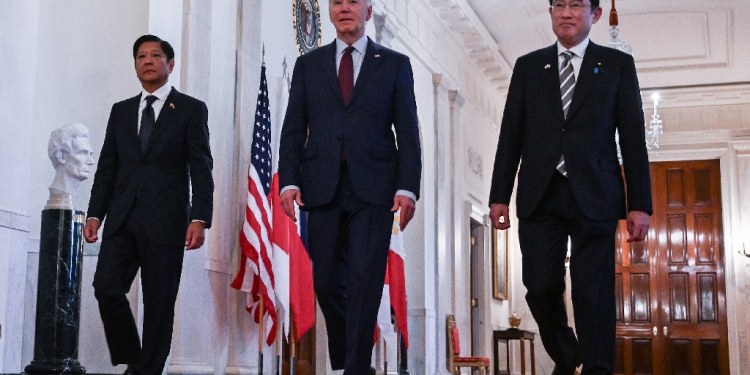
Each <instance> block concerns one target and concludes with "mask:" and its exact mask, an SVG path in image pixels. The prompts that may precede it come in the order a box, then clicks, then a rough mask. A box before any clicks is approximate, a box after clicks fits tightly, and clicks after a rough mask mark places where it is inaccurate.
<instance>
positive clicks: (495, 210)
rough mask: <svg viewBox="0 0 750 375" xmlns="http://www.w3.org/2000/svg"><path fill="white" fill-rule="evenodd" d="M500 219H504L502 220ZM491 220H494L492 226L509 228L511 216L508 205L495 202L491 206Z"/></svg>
mask: <svg viewBox="0 0 750 375" xmlns="http://www.w3.org/2000/svg"><path fill="white" fill-rule="evenodd" d="M500 219H503V220H502V221H500ZM490 220H492V226H493V227H495V229H502V230H505V229H508V228H510V217H509V216H508V205H507V204H502V203H495V204H493V205H492V206H490Z"/></svg>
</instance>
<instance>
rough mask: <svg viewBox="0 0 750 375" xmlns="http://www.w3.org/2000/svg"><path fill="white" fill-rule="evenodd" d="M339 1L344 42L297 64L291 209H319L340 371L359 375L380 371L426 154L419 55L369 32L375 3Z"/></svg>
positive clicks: (312, 218) (326, 302)
mask: <svg viewBox="0 0 750 375" xmlns="http://www.w3.org/2000/svg"><path fill="white" fill-rule="evenodd" d="M329 5H330V19H331V22H332V23H333V25H334V26H335V28H336V40H335V41H334V42H333V43H331V44H329V45H327V46H324V47H321V48H318V49H316V50H314V51H312V52H309V53H308V54H306V55H304V56H301V57H300V58H298V59H297V62H296V64H295V67H294V75H293V77H292V87H291V91H290V94H289V104H288V108H287V113H286V118H285V119H284V126H283V129H282V132H281V146H280V152H279V178H280V186H282V187H283V188H282V192H281V204H282V207H283V208H284V211H285V212H286V214H287V215H289V217H291V218H292V219H295V212H294V204H295V202H296V203H297V204H298V205H299V206H300V207H301V208H302V209H304V210H306V211H307V212H308V213H309V216H308V218H309V220H308V233H309V237H308V252H309V253H310V257H311V259H312V263H313V278H314V284H315V292H316V294H317V297H318V302H319V304H320V307H321V309H322V310H323V314H324V316H325V320H326V328H327V331H328V350H329V354H330V358H331V367H332V368H333V369H334V370H337V369H345V372H344V373H345V374H347V375H359V374H367V373H368V369H369V367H370V356H371V352H372V340H373V334H374V333H375V323H376V318H377V311H378V307H379V305H380V299H381V295H382V290H383V282H384V278H385V269H386V261H387V257H388V247H389V243H390V237H391V229H392V223H393V213H394V212H396V211H397V210H399V209H401V213H400V226H401V228H402V229H403V228H405V227H406V225H407V224H408V223H409V220H411V218H412V217H413V216H414V207H415V201H416V200H417V198H418V194H419V188H420V179H421V170H422V165H421V151H420V142H419V129H418V125H417V109H416V102H415V99H414V79H413V76H412V70H411V65H410V63H409V59H408V58H407V57H406V56H404V55H402V54H400V53H397V52H395V51H392V50H390V49H387V48H384V47H382V46H380V45H378V44H376V43H374V42H372V41H371V40H370V39H369V38H367V37H366V36H365V24H366V22H367V21H368V20H370V18H371V17H372V5H371V4H370V1H369V0H331V1H330V2H329ZM394 133H395V134H394ZM303 202H304V203H303Z"/></svg>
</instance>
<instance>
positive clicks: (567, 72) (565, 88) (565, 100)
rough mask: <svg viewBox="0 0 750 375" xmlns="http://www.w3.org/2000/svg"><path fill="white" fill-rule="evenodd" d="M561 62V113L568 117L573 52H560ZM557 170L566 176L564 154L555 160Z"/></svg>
mask: <svg viewBox="0 0 750 375" xmlns="http://www.w3.org/2000/svg"><path fill="white" fill-rule="evenodd" d="M562 55H563V63H562V68H560V97H561V99H562V105H563V114H564V115H565V118H566V119H567V118H568V109H570V102H571V101H573V91H574V89H575V86H576V76H575V74H574V71H573V64H572V63H571V61H570V60H571V59H572V58H573V55H574V53H573V52H570V51H565V52H563V53H562ZM557 170H558V171H559V172H560V173H562V175H563V176H565V177H568V170H567V168H565V156H564V155H560V161H558V162H557Z"/></svg>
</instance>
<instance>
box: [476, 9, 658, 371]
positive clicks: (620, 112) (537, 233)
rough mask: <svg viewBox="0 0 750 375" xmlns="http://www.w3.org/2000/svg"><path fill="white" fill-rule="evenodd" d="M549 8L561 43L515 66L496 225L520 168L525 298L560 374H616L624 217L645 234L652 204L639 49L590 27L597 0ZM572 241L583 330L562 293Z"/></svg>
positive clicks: (638, 236) (500, 151)
mask: <svg viewBox="0 0 750 375" xmlns="http://www.w3.org/2000/svg"><path fill="white" fill-rule="evenodd" d="M549 13H550V16H551V18H552V29H553V30H554V32H555V35H557V43H556V44H555V45H552V46H550V47H547V48H543V49H540V50H537V51H534V52H531V53H529V54H528V55H525V56H522V57H521V58H519V59H518V61H517V62H516V65H515V68H514V71H513V76H512V78H511V82H510V88H509V91H508V98H507V102H506V104H505V112H504V114H503V120H502V125H501V129H500V140H499V143H498V146H497V155H496V158H495V167H494V173H493V176H492V188H491V190H490V199H489V203H490V207H491V208H490V218H491V220H492V222H493V225H494V227H495V228H498V229H507V228H508V227H510V220H509V216H508V204H509V201H510V196H511V193H512V191H513V184H514V180H515V177H516V172H518V189H517V209H516V211H517V216H518V219H519V226H518V236H519V241H520V245H521V253H522V255H523V262H522V263H523V283H524V285H525V286H526V288H527V294H526V300H527V302H528V304H529V308H530V310H531V313H532V314H533V316H534V319H535V320H536V322H537V324H538V325H539V333H540V335H541V338H542V342H543V344H544V348H545V349H546V350H547V353H548V354H549V355H550V357H551V358H552V360H553V361H554V362H555V370H554V374H564V375H572V374H573V373H574V372H575V369H576V366H577V365H578V364H579V363H580V362H581V361H582V362H583V372H582V374H611V373H612V371H613V366H614V354H615V297H614V296H615V294H614V291H615V290H614V289H615V262H614V255H615V254H614V253H615V251H614V245H615V231H616V227H617V221H618V219H620V218H625V216H626V212H627V223H628V232H629V233H630V237H629V238H628V241H641V240H643V239H644V238H645V236H646V233H647V231H648V221H649V215H650V214H651V182H650V176H649V166H648V154H647V152H646V147H645V142H644V118H643V109H642V104H641V99H640V89H639V87H638V79H637V77H636V72H635V64H634V62H633V58H632V57H631V56H629V55H626V54H624V53H622V52H619V51H616V50H614V49H611V48H606V47H601V46H598V45H596V44H594V43H593V42H591V41H590V40H589V38H588V35H589V31H590V30H591V27H592V25H593V24H594V23H596V21H598V20H599V17H600V16H601V13H602V9H601V8H600V7H599V1H598V0H591V1H589V0H554V2H553V0H550V9H549ZM616 130H618V131H619V139H620V147H621V149H622V159H623V167H624V168H623V169H622V170H621V167H620V165H619V163H618V157H617V145H616V142H615V131H616ZM519 161H520V163H521V167H520V170H519V168H518V165H519ZM622 171H624V177H625V180H626V181H627V185H626V186H627V194H626V192H625V184H624V181H623V172H622ZM626 197H627V204H626V199H625V198H626ZM568 240H570V246H571V249H570V251H571V258H570V273H571V279H572V300H573V308H574V316H575V322H576V333H575V334H574V332H573V330H572V329H571V328H570V327H569V326H568V323H567V322H568V317H567V314H566V312H565V304H564V301H563V292H564V291H565V281H564V278H565V257H566V253H567V250H568ZM576 336H577V337H576Z"/></svg>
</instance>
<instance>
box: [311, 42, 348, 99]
mask: <svg viewBox="0 0 750 375" xmlns="http://www.w3.org/2000/svg"><path fill="white" fill-rule="evenodd" d="M320 49H321V50H322V51H321V54H320V57H319V59H318V60H317V61H316V65H318V69H319V71H322V72H323V75H324V76H325V79H324V80H325V81H327V82H328V83H329V84H330V85H331V90H333V92H334V93H335V94H336V96H337V97H338V98H339V101H340V102H342V103H343V102H344V99H343V98H342V97H341V89H339V77H338V75H337V74H336V40H335V39H334V40H333V43H331V44H328V45H326V46H323V47H320Z"/></svg>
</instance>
